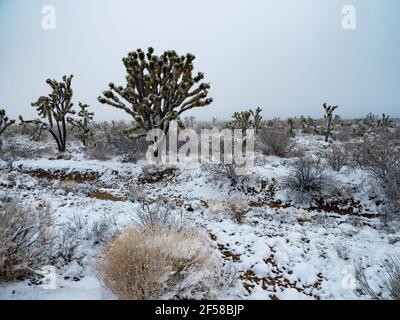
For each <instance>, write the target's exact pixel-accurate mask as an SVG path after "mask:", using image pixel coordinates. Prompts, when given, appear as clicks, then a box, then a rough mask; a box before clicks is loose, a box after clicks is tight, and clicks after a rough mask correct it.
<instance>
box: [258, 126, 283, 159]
mask: <svg viewBox="0 0 400 320" xmlns="http://www.w3.org/2000/svg"><path fill="white" fill-rule="evenodd" d="M258 139H259V142H260V148H261V151H262V152H263V153H264V154H267V155H274V156H278V157H286V156H287V155H288V152H289V145H290V134H289V132H288V131H287V129H286V128H279V127H264V128H262V129H261V130H260V133H259V135H258Z"/></svg>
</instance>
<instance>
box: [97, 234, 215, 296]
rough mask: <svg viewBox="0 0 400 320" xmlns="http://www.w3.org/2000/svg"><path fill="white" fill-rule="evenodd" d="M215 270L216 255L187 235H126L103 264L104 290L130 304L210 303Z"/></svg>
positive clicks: (110, 248)
mask: <svg viewBox="0 0 400 320" xmlns="http://www.w3.org/2000/svg"><path fill="white" fill-rule="evenodd" d="M213 268H214V258H213V253H212V251H211V250H210V249H209V248H208V246H207V245H206V244H205V243H204V242H203V241H202V240H200V238H199V237H198V236H197V235H196V234H195V233H194V232H193V231H191V230H188V229H181V230H176V229H165V228H148V229H145V230H139V229H138V228H130V229H127V230H126V231H125V232H123V233H122V234H121V235H120V236H119V237H118V238H116V239H115V240H114V241H113V242H112V243H111V244H110V245H109V246H108V247H107V248H106V249H105V252H104V257H103V258H102V259H101V260H100V261H99V274H100V277H101V279H102V280H103V282H104V284H105V286H106V287H107V288H109V289H110V290H111V291H112V292H113V293H114V294H115V295H116V296H117V297H118V298H120V299H128V300H131V299H132V300H142V299H185V298H186V299H188V298H195V299H201V298H206V297H208V296H209V294H210V288H211V287H212V286H213V285H214V281H215V280H214V277H213V274H214V270H213Z"/></svg>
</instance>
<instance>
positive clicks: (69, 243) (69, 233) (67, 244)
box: [52, 214, 88, 266]
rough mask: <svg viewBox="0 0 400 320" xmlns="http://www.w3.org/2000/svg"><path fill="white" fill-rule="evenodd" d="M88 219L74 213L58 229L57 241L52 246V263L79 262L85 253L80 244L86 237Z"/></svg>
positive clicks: (63, 264) (66, 263)
mask: <svg viewBox="0 0 400 320" xmlns="http://www.w3.org/2000/svg"><path fill="white" fill-rule="evenodd" d="M87 224H88V220H87V218H86V217H82V216H80V215H79V214H74V215H73V216H72V217H71V218H69V219H68V221H67V222H66V223H65V224H64V225H63V226H62V227H61V228H60V229H59V230H58V237H57V242H56V243H55V246H54V251H53V256H52V260H53V263H54V264H57V265H60V266H65V265H68V264H70V263H72V262H73V261H78V262H80V261H81V260H82V259H83V258H84V257H85V253H84V252H83V251H81V250H80V246H81V245H82V243H83V241H84V240H85V238H86V226H87Z"/></svg>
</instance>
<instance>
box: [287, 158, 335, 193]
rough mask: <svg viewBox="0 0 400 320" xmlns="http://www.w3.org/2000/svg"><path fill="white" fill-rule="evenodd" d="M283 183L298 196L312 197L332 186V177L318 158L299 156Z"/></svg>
mask: <svg viewBox="0 0 400 320" xmlns="http://www.w3.org/2000/svg"><path fill="white" fill-rule="evenodd" d="M285 184H286V185H287V186H288V187H289V188H290V189H292V190H294V191H295V192H296V193H297V194H298V195H300V196H307V197H311V198H314V197H316V196H320V195H321V194H323V193H324V192H327V191H329V190H330V188H331V187H332V177H331V176H330V175H329V174H328V173H327V172H326V170H325V168H324V167H323V165H322V164H321V161H320V159H318V160H314V159H312V158H308V157H300V158H299V159H297V161H296V162H295V163H294V165H293V168H292V170H291V172H290V174H289V176H288V177H287V178H286V179H285Z"/></svg>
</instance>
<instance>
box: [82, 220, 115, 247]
mask: <svg viewBox="0 0 400 320" xmlns="http://www.w3.org/2000/svg"><path fill="white" fill-rule="evenodd" d="M116 232H117V228H116V219H115V217H114V216H111V215H103V216H102V217H101V218H100V219H98V220H96V221H94V222H93V223H92V225H91V226H90V229H89V232H88V233H87V238H88V239H90V240H92V242H93V244H100V243H106V242H107V241H108V240H109V239H111V238H112V237H113V236H114V235H115V234H116Z"/></svg>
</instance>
